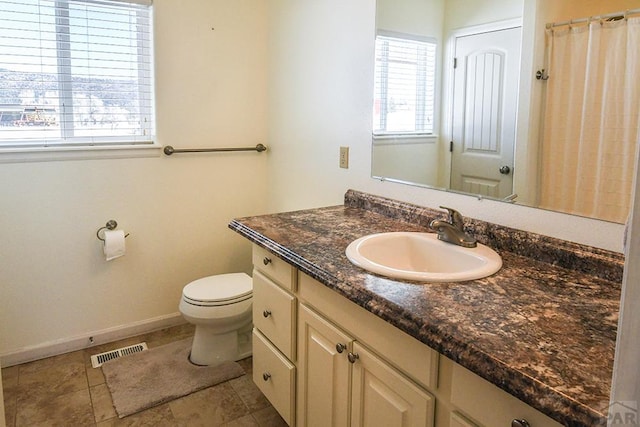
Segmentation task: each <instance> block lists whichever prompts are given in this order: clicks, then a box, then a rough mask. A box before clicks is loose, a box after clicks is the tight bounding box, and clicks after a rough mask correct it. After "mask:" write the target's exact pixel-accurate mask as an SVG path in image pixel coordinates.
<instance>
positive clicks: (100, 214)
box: [0, 0, 269, 355]
mask: <svg viewBox="0 0 640 427" xmlns="http://www.w3.org/2000/svg"><path fill="white" fill-rule="evenodd" d="M154 5H155V6H154V7H155V14H156V19H155V25H156V41H155V49H156V60H157V61H156V84H157V105H158V108H157V117H158V139H159V141H160V143H161V144H163V145H174V146H175V147H176V148H179V147H184V148H186V147H208V146H229V145H231V146H234V145H254V144H256V143H257V142H264V136H265V135H266V80H265V74H266V72H265V70H266V61H267V59H266V58H267V54H266V38H267V35H266V23H265V14H266V10H265V9H266V2H264V1H258V0H234V1H233V2H229V1H225V0H190V1H189V2H177V1H174V0H156V1H155V2H154ZM212 27H213V28H215V30H214V31H212V30H211V28H212ZM268 157H269V154H264V153H263V154H257V153H222V154H199V155H174V156H173V157H170V158H169V157H165V156H160V154H159V153H158V154H157V155H156V156H154V157H150V158H134V159H104V160H74V161H55V162H35V163H12V164H0V182H2V183H3V185H2V186H1V187H0V200H1V203H2V209H0V241H1V242H2V244H1V245H0V260H1V261H0V263H1V267H0V303H1V308H0V325H1V326H0V355H2V354H7V353H12V352H16V351H21V350H24V349H25V348H29V347H33V346H42V345H46V344H48V343H49V344H50V343H52V342H58V341H64V340H69V339H72V338H74V337H78V336H80V337H81V336H85V335H87V334H90V333H94V332H96V331H102V330H105V329H110V328H117V327H119V326H121V325H128V324H132V323H135V322H143V321H146V320H148V319H153V318H157V317H163V316H169V315H171V314H174V313H176V312H177V306H178V302H179V299H180V295H181V290H182V287H183V286H184V285H185V284H186V283H187V282H189V281H190V280H193V279H195V278H198V277H202V276H205V275H209V274H214V273H223V272H231V271H247V272H249V271H250V258H249V257H250V252H249V250H250V248H249V245H248V243H247V242H246V240H245V239H242V238H240V237H239V236H238V235H237V234H236V233H234V232H232V231H231V230H229V229H228V228H227V224H228V222H229V220H230V219H231V218H233V217H237V216H244V215H249V214H258V213H262V212H264V210H265V207H266V198H267V195H266V194H267V193H266V190H267V185H268V183H267V180H266V178H267V173H266V164H267V162H268ZM111 218H113V219H115V220H117V221H118V223H119V224H120V225H121V227H122V228H123V229H124V230H126V231H127V232H129V233H130V234H131V235H130V236H129V237H128V238H127V254H126V255H125V257H123V258H120V259H116V260H114V261H111V262H105V260H104V257H103V256H102V253H101V246H100V242H99V241H98V240H97V239H96V235H95V233H96V230H97V229H98V228H99V227H100V226H103V225H104V224H105V222H106V221H107V220H108V219H111Z"/></svg>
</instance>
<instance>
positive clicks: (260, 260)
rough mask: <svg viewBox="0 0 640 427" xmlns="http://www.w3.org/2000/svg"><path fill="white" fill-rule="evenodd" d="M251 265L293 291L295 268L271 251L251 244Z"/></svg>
mask: <svg viewBox="0 0 640 427" xmlns="http://www.w3.org/2000/svg"><path fill="white" fill-rule="evenodd" d="M252 261H253V267H254V268H255V269H257V270H259V271H260V272H261V273H263V274H264V275H266V276H267V277H270V278H271V279H273V280H275V282H276V283H277V284H278V285H280V286H282V287H283V288H285V289H289V290H290V291H295V289H296V287H295V282H296V270H295V268H293V267H292V266H291V265H290V264H287V263H286V262H284V261H283V260H281V259H280V258H278V257H277V256H275V255H274V254H272V253H271V252H269V251H267V250H266V249H264V248H261V247H260V246H257V245H253V255H252Z"/></svg>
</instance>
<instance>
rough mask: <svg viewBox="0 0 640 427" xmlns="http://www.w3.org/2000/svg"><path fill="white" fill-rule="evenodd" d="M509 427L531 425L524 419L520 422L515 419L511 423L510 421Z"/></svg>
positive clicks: (528, 426)
mask: <svg viewBox="0 0 640 427" xmlns="http://www.w3.org/2000/svg"><path fill="white" fill-rule="evenodd" d="M511 427H531V425H530V424H529V422H528V421H527V420H525V419H524V418H523V419H521V420H519V419H517V418H516V419H514V420H513V421H511Z"/></svg>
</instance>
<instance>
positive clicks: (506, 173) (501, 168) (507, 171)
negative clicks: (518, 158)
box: [498, 165, 511, 175]
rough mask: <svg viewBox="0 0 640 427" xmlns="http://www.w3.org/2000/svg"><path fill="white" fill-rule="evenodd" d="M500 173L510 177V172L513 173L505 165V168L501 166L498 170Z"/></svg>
mask: <svg viewBox="0 0 640 427" xmlns="http://www.w3.org/2000/svg"><path fill="white" fill-rule="evenodd" d="M498 171H500V173H501V174H502V175H509V172H511V168H510V167H509V166H507V165H504V166H501V167H500V169H498Z"/></svg>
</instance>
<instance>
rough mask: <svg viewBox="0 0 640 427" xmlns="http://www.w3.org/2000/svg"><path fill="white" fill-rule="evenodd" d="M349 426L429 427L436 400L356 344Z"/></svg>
mask: <svg viewBox="0 0 640 427" xmlns="http://www.w3.org/2000/svg"><path fill="white" fill-rule="evenodd" d="M349 356H350V359H351V360H353V372H352V374H353V380H352V387H353V390H352V398H351V425H352V426H354V427H356V426H365V427H410V426H411V427H431V426H433V418H434V404H435V399H434V398H433V396H431V395H430V394H429V393H427V392H425V391H424V390H422V389H420V388H419V387H418V386H416V385H415V384H413V383H412V382H411V381H409V380H408V379H406V378H405V377H404V376H403V375H402V374H400V373H399V372H398V371H396V370H395V369H393V368H392V367H391V366H389V365H387V364H386V363H385V362H384V361H382V360H381V359H379V358H378V357H377V356H375V355H374V354H373V353H371V352H369V351H368V350H366V349H365V348H364V347H363V346H362V345H360V344H359V343H357V342H355V343H354V345H353V351H352V354H350V355H349Z"/></svg>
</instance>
